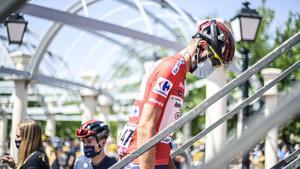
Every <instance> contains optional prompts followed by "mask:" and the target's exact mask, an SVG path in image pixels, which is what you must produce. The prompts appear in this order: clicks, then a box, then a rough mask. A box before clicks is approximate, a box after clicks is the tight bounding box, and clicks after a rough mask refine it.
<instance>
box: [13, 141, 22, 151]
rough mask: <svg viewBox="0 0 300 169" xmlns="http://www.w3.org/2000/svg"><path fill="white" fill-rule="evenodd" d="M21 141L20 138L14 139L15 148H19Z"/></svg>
mask: <svg viewBox="0 0 300 169" xmlns="http://www.w3.org/2000/svg"><path fill="white" fill-rule="evenodd" d="M21 141H22V140H15V145H16V147H17V149H19V148H20V145H21Z"/></svg>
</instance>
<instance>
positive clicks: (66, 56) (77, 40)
mask: <svg viewBox="0 0 300 169" xmlns="http://www.w3.org/2000/svg"><path fill="white" fill-rule="evenodd" d="M124 8H127V6H125V5H123V6H120V7H118V8H115V9H114V10H111V11H109V12H107V13H105V14H104V15H102V16H101V17H99V19H104V18H106V17H109V16H111V15H113V14H115V13H117V12H119V11H121V10H123V9H124ZM86 34H94V35H96V36H99V37H102V38H103V39H102V42H104V39H106V40H109V41H111V42H113V43H116V44H117V45H120V46H122V44H120V43H118V41H116V40H114V39H112V38H109V37H108V36H105V35H104V34H101V33H96V32H86V31H82V32H80V34H79V35H78V36H77V37H76V40H74V41H73V43H71V45H70V47H69V48H68V49H67V51H66V54H65V56H64V58H65V60H66V59H68V56H69V54H70V52H71V51H72V50H73V48H74V47H75V46H76V45H77V43H78V42H79V41H80V39H81V38H82V37H83V36H84V35H86ZM89 57H90V55H89V54H87V55H86V57H84V58H85V60H87V59H89ZM85 60H83V61H82V62H81V63H82V64H83V63H85ZM61 68H62V66H59V68H58V70H60V69H61Z"/></svg>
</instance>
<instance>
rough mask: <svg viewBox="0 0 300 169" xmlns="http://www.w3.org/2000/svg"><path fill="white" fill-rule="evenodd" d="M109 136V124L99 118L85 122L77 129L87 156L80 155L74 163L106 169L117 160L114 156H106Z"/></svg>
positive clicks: (82, 166)
mask: <svg viewBox="0 0 300 169" xmlns="http://www.w3.org/2000/svg"><path fill="white" fill-rule="evenodd" d="M108 136H109V129H108V126H107V125H106V124H105V123H104V122H102V121H97V120H90V121H87V122H85V123H83V124H82V125H81V126H80V128H79V129H77V131H76V137H77V138H80V140H81V141H82V142H83V152H84V155H85V157H87V158H89V159H90V160H87V159H86V158H83V157H79V158H78V159H77V160H76V162H75V165H74V169H76V168H86V169H87V168H93V169H100V168H101V169H106V168H109V167H110V166H112V165H113V164H115V163H116V162H117V159H115V158H114V157H108V156H106V154H105V152H104V147H105V143H106V139H107V138H108Z"/></svg>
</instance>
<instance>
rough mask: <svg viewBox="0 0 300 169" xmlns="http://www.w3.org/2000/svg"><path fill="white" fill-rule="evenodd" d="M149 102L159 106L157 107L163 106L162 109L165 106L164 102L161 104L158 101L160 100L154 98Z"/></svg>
mask: <svg viewBox="0 0 300 169" xmlns="http://www.w3.org/2000/svg"><path fill="white" fill-rule="evenodd" d="M149 102H152V103H154V104H157V105H159V106H161V107H163V106H164V104H163V103H162V102H160V101H158V100H156V99H154V98H152V97H151V98H150V99H149Z"/></svg>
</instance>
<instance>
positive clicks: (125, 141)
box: [118, 19, 235, 169]
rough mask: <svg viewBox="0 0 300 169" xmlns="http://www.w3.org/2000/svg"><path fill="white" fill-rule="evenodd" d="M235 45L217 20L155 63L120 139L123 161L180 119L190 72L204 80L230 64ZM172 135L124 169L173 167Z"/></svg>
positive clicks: (120, 155)
mask: <svg viewBox="0 0 300 169" xmlns="http://www.w3.org/2000/svg"><path fill="white" fill-rule="evenodd" d="M234 50H235V44H234V40H233V37H232V35H231V33H230V32H229V30H228V28H227V27H226V26H225V25H224V24H223V23H222V22H221V21H220V20H215V19H210V20H206V21H204V22H203V23H201V24H200V25H199V27H198V30H197V32H196V34H195V35H194V36H193V37H192V40H191V42H190V43H189V44H188V46H187V47H186V48H184V49H183V50H182V51H180V52H179V53H177V54H175V55H174V56H172V57H166V58H163V59H161V60H158V61H157V62H155V63H154V64H153V66H152V68H151V70H149V71H147V72H146V74H145V76H144V77H143V80H142V83H141V86H140V91H139V92H140V93H139V95H138V96H137V98H136V100H135V102H134V104H133V106H132V110H131V112H130V113H129V120H128V122H127V124H126V125H125V127H124V128H123V130H122V132H121V134H120V136H119V140H118V154H119V157H120V159H122V158H124V157H126V156H127V155H129V154H130V153H132V152H134V151H135V150H136V149H138V148H139V147H141V146H142V145H143V144H145V143H147V142H148V141H149V140H150V139H151V138H152V137H153V136H154V135H155V134H156V133H158V132H159V131H161V130H163V129H165V128H166V127H167V126H168V125H170V124H171V123H173V122H174V121H176V120H177V119H178V118H180V117H181V111H180V108H181V107H182V104H183V97H184V90H185V78H186V75H187V73H188V72H190V73H192V74H193V75H194V76H196V77H199V78H205V77H207V76H208V75H209V74H211V73H212V72H213V71H214V70H215V69H216V68H217V67H220V66H222V65H226V64H228V63H229V62H231V60H232V58H233V56H234ZM170 143H171V135H170V136H167V137H166V138H164V139H163V140H162V141H160V142H159V143H158V144H156V146H155V147H153V148H151V149H150V150H148V151H146V152H145V153H144V154H143V155H141V156H140V157H138V158H137V159H135V160H133V161H132V162H131V163H130V164H128V165H127V166H125V167H124V169H148V168H149V169H153V168H155V169H165V168H174V165H173V163H172V160H170Z"/></svg>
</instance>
